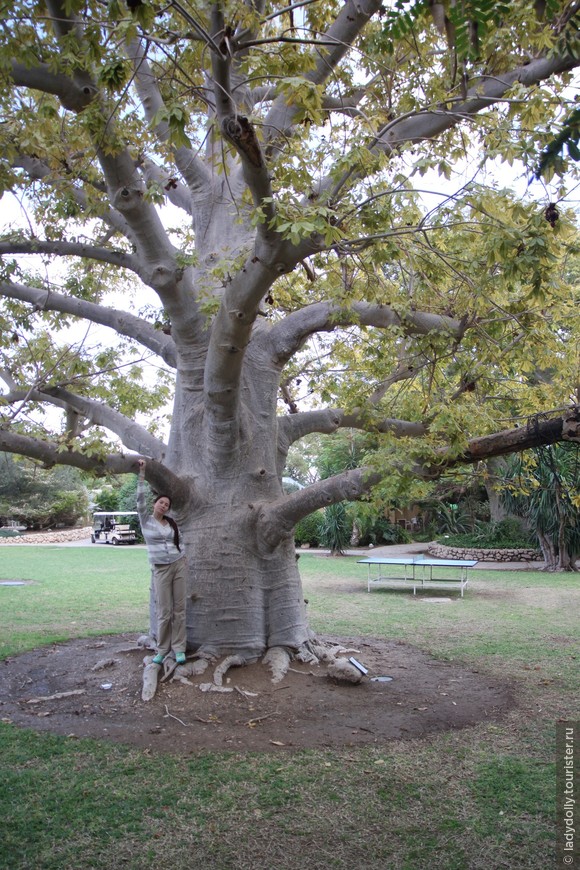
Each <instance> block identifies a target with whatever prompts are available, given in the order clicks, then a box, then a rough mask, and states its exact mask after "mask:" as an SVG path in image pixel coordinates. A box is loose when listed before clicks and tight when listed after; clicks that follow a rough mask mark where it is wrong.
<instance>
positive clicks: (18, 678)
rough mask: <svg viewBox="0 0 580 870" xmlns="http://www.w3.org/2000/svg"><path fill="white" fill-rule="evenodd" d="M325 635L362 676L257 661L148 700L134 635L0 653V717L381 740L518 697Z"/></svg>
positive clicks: (206, 740) (193, 734)
mask: <svg viewBox="0 0 580 870" xmlns="http://www.w3.org/2000/svg"><path fill="white" fill-rule="evenodd" d="M327 640H332V641H334V642H338V643H340V644H341V645H342V646H343V647H344V648H345V649H346V650H351V651H356V658H357V660H358V661H360V662H361V663H363V664H364V665H365V667H366V668H367V669H368V674H367V675H366V676H365V677H364V678H363V680H362V682H361V683H359V684H358V685H348V684H343V683H336V682H335V681H333V680H331V679H329V678H328V677H327V675H326V673H325V668H324V667H323V666H313V665H311V664H305V663H302V662H293V663H292V665H291V670H290V671H289V672H288V673H287V674H286V676H285V677H284V679H283V680H282V681H281V682H280V683H277V684H274V683H272V680H271V674H270V672H269V671H268V670H267V669H266V668H265V667H264V666H263V665H261V664H259V663H258V664H252V665H248V666H245V667H242V668H233V669H230V670H229V671H228V672H227V677H226V679H225V680H224V684H223V685H224V688H227V689H229V690H231V691H227V692H223V693H214V692H203V691H201V690H200V685H201V684H203V683H204V682H207V679H208V677H207V676H193V677H189V678H188V679H189V683H184V682H178V681H174V682H171V681H170V680H167V681H165V682H160V683H159V686H158V689H157V693H156V695H155V697H154V698H153V699H152V700H151V701H148V702H144V701H143V700H142V699H141V689H142V675H143V659H144V657H145V654H146V653H145V651H144V650H143V649H140V648H139V647H138V645H137V642H136V637H135V636H134V635H129V634H127V635H117V636H114V637H113V636H105V637H100V638H90V639H87V638H84V639H78V640H73V641H70V642H68V643H62V644H56V645H54V646H50V647H46V648H43V649H40V650H37V651H34V652H29V653H24V654H22V655H19V656H14V657H12V658H9V659H7V660H5V661H4V662H3V663H2V664H1V665H0V718H1V719H2V720H3V721H9V722H13V723H14V724H16V725H19V726H26V727H29V728H33V729H35V730H38V731H48V732H51V733H55V734H60V735H66V736H69V737H77V738H81V737H91V738H98V739H104V740H112V741H117V742H122V743H125V744H128V745H131V746H137V747H141V748H144V749H147V750H148V751H150V752H171V753H176V754H182V755H183V754H188V753H195V752H200V751H204V750H225V751H228V750H229V751H244V750H250V751H283V750H284V749H290V750H291V749H299V748H317V749H324V748H341V747H358V746H373V745H380V744H383V743H385V742H386V741H390V740H401V739H413V738H421V737H425V736H427V735H429V734H434V733H438V732H443V731H447V730H451V729H460V728H466V727H469V726H473V725H476V724H477V723H479V722H482V721H486V720H490V719H500V718H501V717H502V716H503V715H504V714H505V713H507V711H508V710H509V709H511V708H513V706H514V695H513V689H512V686H511V685H510V684H508V683H501V682H500V681H498V679H497V678H495V677H490V676H488V675H486V674H485V673H480V672H478V671H476V670H469V669H468V668H466V667H464V666H461V665H458V664H455V663H449V662H443V661H439V660H437V659H434V658H432V657H431V656H430V655H429V654H427V653H425V652H423V651H421V650H419V649H416V648H414V647H412V646H410V645H408V644H404V643H398V642H394V641H383V640H379V639H373V638H368V637H365V638H360V637H358V638H357V637H348V638H340V639H337V638H332V639H330V638H327ZM378 676H390V677H392V680H390V681H386V682H385V681H378V680H375V679H373V678H374V677H378Z"/></svg>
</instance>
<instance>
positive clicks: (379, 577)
mask: <svg viewBox="0 0 580 870" xmlns="http://www.w3.org/2000/svg"><path fill="white" fill-rule="evenodd" d="M357 562H358V564H359V565H367V567H368V575H367V591H368V592H370V591H371V585H372V584H376V583H384V584H388V585H389V586H398V587H399V588H401V587H403V588H405V587H409V588H411V587H412V588H413V595H416V594H417V589H421V590H425V589H429V588H431V587H435V586H439V587H445V588H448V589H449V588H452V589H457V588H458V587H459V590H460V592H461V597H462V598H463V590H464V589H465V587H466V586H467V570H468V569H469V568H473V566H474V565H477V559H433V558H430V557H428V556H423V555H419V556H372V557H369V558H368V559H358V560H357ZM385 565H399V566H401V567H402V568H403V569H404V574H403V576H397V577H393V576H386V575H385V574H384V573H383V566H385ZM434 568H455V569H457V574H456V576H453V577H451V576H449V572H447V576H444V577H441V576H437V575H436V576H433V569H434Z"/></svg>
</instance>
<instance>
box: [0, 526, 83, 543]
mask: <svg viewBox="0 0 580 870" xmlns="http://www.w3.org/2000/svg"><path fill="white" fill-rule="evenodd" d="M92 531H93V530H92V528H91V527H90V526H87V527H86V528H82V529H59V530H57V531H55V532H24V533H21V534H20V535H19V536H18V537H14V538H2V537H0V546H2V544H68V543H69V541H84V540H86V539H87V538H90V537H91V532H92Z"/></svg>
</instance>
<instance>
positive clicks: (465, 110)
mask: <svg viewBox="0 0 580 870" xmlns="http://www.w3.org/2000/svg"><path fill="white" fill-rule="evenodd" d="M578 66H580V57H573V56H572V55H564V56H553V57H549V58H538V59H536V60H532V61H530V63H528V64H526V65H524V66H520V67H517V68H516V69H514V70H512V71H510V72H506V73H501V74H498V75H497V76H485V75H483V76H480V77H479V78H477V79H474V80H473V82H472V84H471V87H470V88H469V91H468V92H467V97H466V99H463V98H450V99H449V100H448V101H447V103H445V104H442V105H441V106H439V107H438V108H436V109H425V110H424V111H420V112H411V113H409V114H407V115H405V116H403V117H402V118H395V119H394V120H392V121H389V123H388V124H386V125H385V126H384V127H383V128H382V129H381V130H379V132H378V133H377V135H376V137H375V139H374V140H373V141H371V143H370V144H369V151H370V152H383V153H386V154H387V155H389V156H391V155H393V154H395V153H396V152H397V151H398V150H399V149H400V148H401V147H402V146H403V145H406V144H409V143H416V142H423V141H425V140H428V139H434V138H436V137H437V136H439V135H440V134H441V133H443V132H445V131H446V130H449V129H451V128H452V127H456V126H457V125H458V124H459V123H461V122H462V121H466V120H469V119H471V118H473V117H475V116H476V115H477V114H479V113H480V112H481V111H483V109H487V108H489V107H490V106H493V105H494V104H495V103H497V102H500V101H501V100H502V99H503V98H504V97H505V95H506V93H507V92H508V91H509V89H510V88H511V87H512V86H513V85H514V84H516V83H517V82H519V83H520V84H522V85H525V86H526V87H532V86H533V85H536V84H539V83H540V82H542V81H545V80H546V79H548V78H550V77H551V76H554V75H558V74H560V73H563V72H567V71H569V70H572V69H574V68H576V67H578ZM362 177H364V172H362V171H358V170H356V169H352V170H350V171H349V172H346V173H345V174H344V175H343V176H342V178H341V179H339V180H338V181H336V179H332V178H330V177H328V178H326V179H325V180H324V181H323V182H322V183H321V185H320V187H319V188H318V190H317V193H318V195H319V196H322V195H323V194H326V196H327V198H328V199H329V200H331V201H334V200H336V197H337V196H338V194H339V192H340V190H341V189H342V188H343V187H344V185H345V184H347V183H348V184H349V186H350V185H351V184H352V183H353V182H354V181H356V180H358V179H360V178H362Z"/></svg>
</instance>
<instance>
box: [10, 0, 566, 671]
mask: <svg viewBox="0 0 580 870" xmlns="http://www.w3.org/2000/svg"><path fill="white" fill-rule="evenodd" d="M398 6H399V7H400V8H399V9H394V10H391V11H389V9H388V8H383V4H382V3H381V2H380V0H361V2H356V3H355V2H352V0H347V2H345V3H344V4H342V3H341V4H337V3H333V2H329V0H311V2H298V3H295V4H288V5H285V4H275V3H272V4H270V3H269V4H266V3H264V2H262V0H256V2H250V0H247V2H242V0H240V2H231V3H230V2H216V3H212V2H208V3H205V4H198V3H196V4H186V3H182V2H171V0H170V2H168V3H165V4H159V5H158V4H155V3H151V2H145V0H143V2H140V0H132V2H129V0H128V2H127V3H126V4H125V3H122V2H120V0H111V2H108V3H107V2H104V0H67V2H64V0H46V2H42V3H41V2H39V3H35V2H16V3H12V4H9V5H7V4H3V6H2V10H3V11H2V31H3V38H2V50H1V51H2V74H3V80H4V85H3V88H2V123H1V125H0V136H1V137H2V155H3V157H2V163H1V175H0V181H1V184H2V189H3V191H4V192H5V200H4V201H8V196H7V194H6V192H10V193H11V194H13V195H14V196H15V197H17V198H19V200H20V202H21V203H22V207H23V209H25V210H26V214H27V217H28V223H26V222H25V221H24V222H23V221H21V222H19V225H18V226H13V227H12V228H11V229H10V230H9V231H6V232H5V233H4V235H3V237H2V239H1V241H0V254H1V255H2V276H1V280H0V296H1V297H2V300H3V301H2V308H1V309H0V317H1V318H2V348H1V350H2V358H3V361H2V366H1V369H2V380H3V384H4V391H3V394H2V416H1V418H0V449H2V450H4V451H8V452H13V453H18V454H22V455H25V456H29V457H32V458H35V459H37V460H38V461H40V462H42V463H45V464H46V465H51V464H53V463H65V464H69V465H74V466H77V467H79V468H82V469H86V470H89V471H93V472H94V473H96V474H104V473H113V474H116V473H123V472H131V471H136V470H137V459H138V458H139V457H144V458H146V459H147V474H148V481H149V483H150V484H151V486H152V487H153V488H156V489H163V490H164V491H169V492H170V493H171V495H172V498H173V505H174V511H175V516H176V518H177V520H178V522H179V525H180V528H181V530H182V534H183V540H184V544H185V547H186V550H187V555H188V562H189V584H190V585H189V603H188V608H189V609H188V644H189V647H190V649H196V650H198V652H199V654H200V655H202V656H206V657H211V656H219V655H224V654H236V655H237V656H238V657H239V661H247V660H252V659H256V658H257V657H259V656H261V655H262V654H263V653H264V652H265V651H267V650H272V649H279V650H283V651H284V654H285V655H291V654H292V653H293V652H296V651H298V650H300V649H302V648H303V647H304V646H305V645H308V643H309V642H310V640H311V634H310V631H309V628H308V623H307V619H306V615H305V610H304V603H303V596H302V591H301V583H300V576H299V572H298V568H297V565H296V558H295V548H294V543H293V528H294V526H295V524H296V523H297V521H298V520H299V519H300V518H302V517H304V516H306V515H307V514H309V513H310V512H312V511H314V510H317V509H319V508H320V507H322V506H326V505H330V504H334V503H338V502H340V501H343V500H351V499H358V498H360V497H361V496H363V495H364V494H365V493H367V492H368V491H369V490H370V489H371V488H372V487H373V486H374V485H376V484H377V483H378V482H379V481H381V480H382V479H384V478H385V477H386V476H388V475H393V474H395V473H397V474H400V475H404V474H406V475H422V476H431V477H436V476H437V475H438V474H441V473H442V472H443V470H444V469H445V468H447V467H450V466H451V465H454V464H457V463H462V462H475V461H479V460H483V459H486V458H488V457H491V456H495V455H501V454H505V453H510V452H514V451H519V450H523V449H525V448H526V447H530V446H533V445H536V444H541V443H551V442H555V441H559V440H561V439H563V438H574V437H577V423H576V422H575V420H577V415H576V412H575V409H574V408H572V407H571V406H570V401H569V395H570V393H571V391H572V390H573V389H574V388H575V387H576V384H575V383H572V381H571V379H573V374H572V371H573V363H572V358H571V355H570V352H569V349H568V345H567V341H566V337H567V335H569V330H570V329H572V328H573V323H574V318H575V317H576V313H575V312H576V306H575V302H576V300H575V299H574V295H573V291H572V289H571V287H570V285H569V284H568V283H567V281H566V274H565V269H564V265H563V262H564V259H563V258H564V255H565V254H566V252H569V251H570V250H571V249H572V247H573V246H574V245H575V244H576V237H575V230H574V227H573V225H572V224H571V223H570V222H569V221H568V219H567V216H566V211H565V206H563V205H562V204H555V203H552V202H550V200H549V199H546V198H545V193H544V188H543V187H541V188H540V202H531V201H528V202H519V201H518V200H517V199H516V198H515V197H514V196H513V195H511V194H510V193H508V192H506V191H503V190H500V189H498V188H497V187H496V188H495V189H494V188H488V187H486V186H485V185H484V184H483V181H482V180H481V179H480V178H479V177H478V176H477V175H476V172H475V169H473V177H472V178H471V179H470V181H469V183H465V184H464V185H463V186H461V185H460V186H459V187H457V189H455V188H454V187H453V183H452V169H453V164H454V162H455V161H458V160H460V159H462V160H464V161H465V160H472V161H475V163H476V164H477V165H478V167H479V168H480V169H481V168H482V167H484V166H485V161H486V160H488V159H489V160H491V159H494V160H496V161H497V160H500V161H501V160H507V161H513V160H514V159H516V158H518V159H520V160H522V161H523V164H522V165H524V166H526V165H527V166H529V168H530V171H531V169H532V168H533V166H535V165H536V163H537V159H538V155H539V154H541V153H542V149H544V148H545V147H547V145H548V144H549V142H550V141H551V138H552V137H553V131H554V125H555V124H557V121H558V118H559V117H560V115H562V116H565V115H569V108H568V107H567V105H566V99H567V97H566V92H565V91H564V89H565V88H566V87H567V86H568V87H569V86H570V83H571V81H572V76H573V72H574V70H575V69H576V67H577V66H578V64H580V59H579V55H578V52H577V45H576V44H575V43H574V40H575V39H576V38H577V21H576V20H575V15H576V4H574V3H568V2H554V0H548V2H546V3H545V4H542V9H540V6H539V4H532V3H529V4H528V3H521V4H504V3H491V4H487V7H486V8H487V11H486V12H485V13H484V12H478V11H477V8H476V7H477V4H467V7H469V9H468V10H467V12H465V14H463V13H462V15H459V13H458V12H457V10H455V7H454V5H453V4H451V3H449V4H447V3H440V4H439V3H422V2H418V3H408V4H405V3H402V4H401V3H399V4H398ZM471 6H473V9H471ZM467 7H466V8H467ZM469 10H471V12H472V13H473V17H472V19H471V20H469V17H470V11H469ZM562 161H564V162H565V155H564V156H563V157H562ZM559 168H560V169H561V168H562V167H561V166H560V167H559ZM551 171H553V170H551ZM425 173H427V177H431V178H432V177H433V176H434V175H435V176H436V177H438V178H440V179H441V181H440V182H439V183H438V185H437V187H436V189H435V193H436V194H437V197H436V200H435V199H433V197H431V198H425V196H424V195H422V194H421V185H420V184H417V183H415V184H414V183H413V180H414V179H417V178H420V177H422V176H423V174H425ZM431 189H433V185H432V184H431ZM152 299H153V300H154V301H153V302H152V301H151V300H152ZM119 300H122V301H119ZM72 322H75V323H79V322H86V323H87V324H92V325H95V324H98V325H100V326H101V327H104V328H105V331H108V333H109V334H110V335H111V342H110V345H106V344H105V341H104V339H103V331H101V332H100V333H99V347H98V348H97V349H96V350H94V351H89V349H88V344H87V342H88V339H87V340H86V341H85V342H84V343H83V341H81V340H80V339H78V340H77V339H74V340H72V339H70V338H68V340H67V341H66V342H64V343H63V341H62V340H60V339H59V329H60V328H61V327H63V326H65V325H67V326H68V325H70V324H71V323H72ZM567 330H568V332H566V331H567ZM136 349H138V352H139V354H140V356H135V353H136ZM131 353H132V354H133V356H131V355H130V354H131ZM127 354H129V357H127ZM145 356H148V357H149V359H151V358H154V359H157V360H158V361H159V365H160V366H162V367H164V368H165V371H167V372H171V373H172V375H173V384H172V388H171V390H172V396H171V398H172V414H171V424H170V430H169V434H168V437H167V438H165V437H164V435H163V432H162V431H161V430H160V429H159V427H157V428H156V427H155V424H154V421H155V418H156V416H157V411H158V410H159V409H160V408H161V406H162V405H163V403H164V402H165V400H166V399H167V392H166V391H167V386H166V384H164V385H162V387H159V386H158V385H149V386H148V385H147V384H146V383H142V382H141V378H140V376H134V377H132V378H131V377H126V376H125V377H124V376H123V371H124V370H122V369H119V366H120V365H121V361H122V360H124V359H125V360H126V359H127V358H128V359H129V362H131V363H132V364H133V365H134V366H135V367H137V365H138V363H139V360H140V359H141V358H144V357H145ZM554 360H557V365H556V364H555V362H554ZM125 371H127V370H125ZM128 371H131V369H129V370H128ZM548 371H549V377H548V376H547V375H546V376H545V377H544V378H542V377H540V376H539V374H538V373H541V372H544V373H546V372H548ZM47 408H51V409H53V410H57V411H58V412H59V414H60V415H61V419H62V423H61V424H58V425H55V424H54V423H53V422H52V420H53V415H51V414H46V415H45V417H44V418H42V416H39V415H40V414H41V412H42V411H44V410H45V409H47ZM563 409H564V410H563ZM565 409H568V410H567V411H566V410H565ZM552 411H555V412H556V413H551V412H552ZM540 412H541V414H542V415H543V416H542V415H540ZM530 414H531V415H532V416H533V425H525V423H524V424H522V417H525V418H527V417H528V416H529V415H530ZM539 415H540V416H539ZM575 415H576V416H575ZM147 419H149V421H150V422H149V423H148V422H147ZM43 420H44V423H45V426H44V428H42V423H43ZM144 420H145V422H143V421H144ZM516 420H519V425H517V426H516V425H515V423H514V421H516ZM151 421H153V422H151ZM51 427H52V428H51ZM341 428H355V429H360V430H363V431H369V432H372V433H374V434H375V436H376V439H377V444H378V446H379V448H380V449H379V451H378V453H376V456H375V460H374V461H373V462H371V463H370V464H369V465H368V466H365V467H361V468H357V469H353V470H350V471H348V472H345V473H343V474H337V475H333V476H331V477H330V478H328V479H325V480H323V481H320V482H317V483H314V484H312V485H310V486H307V487H305V488H303V489H300V490H299V491H297V492H294V493H292V494H290V495H285V494H284V491H283V488H282V483H281V480H282V475H283V470H284V465H285V458H286V455H287V451H288V449H289V448H290V446H291V445H292V444H296V443H297V442H298V441H299V440H300V439H301V438H304V437H306V436H307V435H308V434H310V433H313V432H317V433H323V434H324V433H333V432H335V431H337V430H340V429H341Z"/></svg>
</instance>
